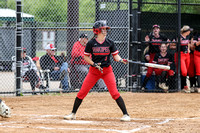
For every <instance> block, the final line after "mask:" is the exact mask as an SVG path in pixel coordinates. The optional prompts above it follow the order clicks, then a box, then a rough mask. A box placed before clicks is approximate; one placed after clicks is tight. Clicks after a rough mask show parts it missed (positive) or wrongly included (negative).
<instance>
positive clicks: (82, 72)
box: [71, 33, 106, 89]
mask: <svg viewBox="0 0 200 133" xmlns="http://www.w3.org/2000/svg"><path fill="white" fill-rule="evenodd" d="M87 42H88V35H87V34H85V33H82V34H81V35H80V37H79V40H78V41H77V42H75V43H74V46H73V48H72V53H71V56H72V59H71V65H72V68H74V69H73V70H74V72H73V75H74V76H75V77H76V78H78V80H79V83H80V84H82V83H83V81H84V79H85V77H86V75H87V73H88V72H89V67H90V65H89V64H88V63H87V62H86V61H85V60H84V51H85V47H86V44H87ZM75 84H76V85H77V83H75ZM97 87H98V88H99V89H104V88H105V87H106V85H105V83H104V82H103V80H102V79H99V81H98V82H97Z"/></svg>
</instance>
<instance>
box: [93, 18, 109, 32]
mask: <svg viewBox="0 0 200 133" xmlns="http://www.w3.org/2000/svg"><path fill="white" fill-rule="evenodd" d="M102 28H106V29H110V27H109V26H107V24H106V21H105V20H100V21H96V22H95V23H94V26H93V32H94V34H99V33H101V29H102Z"/></svg>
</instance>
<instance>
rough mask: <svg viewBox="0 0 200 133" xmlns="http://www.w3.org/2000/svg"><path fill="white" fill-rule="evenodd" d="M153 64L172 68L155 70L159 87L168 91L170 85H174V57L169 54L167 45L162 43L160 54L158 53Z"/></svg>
mask: <svg viewBox="0 0 200 133" xmlns="http://www.w3.org/2000/svg"><path fill="white" fill-rule="evenodd" d="M153 63H156V64H160V65H168V66H170V70H165V69H158V68H157V69H154V70H155V73H156V76H157V78H156V79H157V83H158V86H159V87H160V88H161V89H163V91H164V92H167V91H168V88H169V87H168V85H169V83H172V82H171V81H172V79H173V78H172V77H173V76H174V70H173V65H172V64H173V56H172V55H171V54H169V53H168V52H167V44H165V43H162V44H161V45H160V52H159V53H156V55H155V57H154V60H153Z"/></svg>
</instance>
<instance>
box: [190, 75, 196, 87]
mask: <svg viewBox="0 0 200 133" xmlns="http://www.w3.org/2000/svg"><path fill="white" fill-rule="evenodd" d="M189 80H190V87H193V86H195V84H196V79H195V77H190V78H189Z"/></svg>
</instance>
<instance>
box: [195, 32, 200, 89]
mask: <svg viewBox="0 0 200 133" xmlns="http://www.w3.org/2000/svg"><path fill="white" fill-rule="evenodd" d="M194 40H196V42H194V46H195V50H194V65H195V68H196V76H197V92H198V93H200V35H197V36H196V37H195V38H194Z"/></svg>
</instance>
